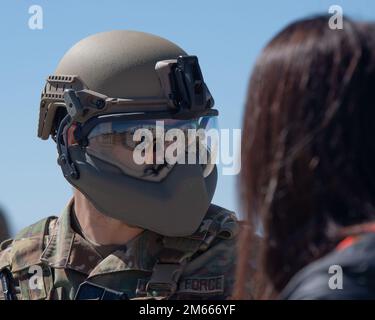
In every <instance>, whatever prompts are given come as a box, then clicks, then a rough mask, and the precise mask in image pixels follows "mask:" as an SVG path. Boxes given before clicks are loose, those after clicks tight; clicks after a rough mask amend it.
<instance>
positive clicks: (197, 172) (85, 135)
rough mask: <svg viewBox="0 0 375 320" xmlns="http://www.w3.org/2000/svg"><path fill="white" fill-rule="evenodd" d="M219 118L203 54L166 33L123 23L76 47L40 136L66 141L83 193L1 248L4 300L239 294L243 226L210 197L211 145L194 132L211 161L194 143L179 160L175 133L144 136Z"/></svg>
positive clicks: (77, 190)
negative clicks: (201, 158)
mask: <svg viewBox="0 0 375 320" xmlns="http://www.w3.org/2000/svg"><path fill="white" fill-rule="evenodd" d="M217 115H218V111H217V110H216V109H214V100H213V98H212V96H211V94H210V92H209V90H208V88H207V86H206V84H205V82H204V79H203V76H202V73H201V69H200V67H199V64H198V59H197V58H196V57H195V56H189V55H187V54H186V52H184V51H183V50H182V49H181V48H179V47H178V46H176V45H175V44H173V43H171V42H169V41H167V40H165V39H162V38H160V37H157V36H154V35H151V34H146V33H141V32H135V31H112V32H104V33H100V34H96V35H93V36H90V37H88V38H86V39H83V40H82V41H80V42H78V43H77V44H76V45H75V46H73V47H72V48H71V49H70V50H69V51H68V52H67V53H66V54H65V56H64V57H63V59H62V60H61V61H60V63H59V65H58V67H57V69H56V71H55V74H54V75H52V76H49V77H48V78H47V83H46V85H45V88H44V90H43V92H42V96H41V103H40V115H39V127H38V136H39V137H40V138H42V139H44V140H46V139H48V138H50V137H51V138H52V139H53V140H54V141H55V142H56V145H57V151H58V164H59V166H60V167H61V170H62V173H63V175H64V177H65V178H66V180H67V181H68V182H69V183H70V184H71V185H72V186H73V187H74V196H73V198H72V200H71V201H70V202H69V204H68V205H67V206H66V208H65V209H64V210H63V212H62V214H61V215H60V216H59V218H57V217H48V218H46V219H43V220H42V221H39V222H37V223H35V224H34V225H32V226H30V227H27V228H26V229H24V230H23V231H21V232H20V233H19V234H18V235H17V236H16V237H15V238H14V239H13V240H8V241H5V242H3V243H2V244H1V247H0V250H2V251H1V252H0V271H1V272H0V277H1V282H0V283H1V284H0V286H2V290H0V299H1V298H2V299H103V300H104V299H225V298H228V297H229V296H230V294H231V290H232V284H233V272H234V262H235V256H234V252H235V250H234V248H235V240H236V234H237V229H238V226H237V221H236V218H235V215H234V214H233V213H232V212H230V211H228V210H226V209H224V208H221V207H218V206H215V205H213V204H211V200H212V197H213V194H214V191H215V188H216V180H217V171H216V167H215V165H214V164H213V161H212V153H213V152H212V147H211V146H210V144H209V143H203V142H202V141H201V140H199V139H198V140H197V139H195V138H193V139H183V141H184V143H185V142H187V143H186V144H187V145H188V146H189V147H192V146H193V147H192V148H187V149H189V150H194V152H193V153H192V154H193V158H194V157H195V158H198V155H201V153H202V150H203V153H205V154H206V159H207V157H208V161H206V162H205V163H200V162H197V161H195V162H194V161H185V160H186V158H187V157H188V152H187V151H186V150H187V149H186V150H183V151H182V152H180V153H179V155H178V156H177V157H175V158H174V162H173V161H166V160H167V152H165V151H166V150H165V149H166V148H168V147H170V146H171V144H173V143H174V140H173V139H172V140H170V141H169V142H165V140H167V139H165V140H162V142H161V143H160V141H157V140H155V137H154V136H153V135H151V138H150V139H148V138H147V137H148V136H147V135H143V136H142V137H141V138H140V139H138V140H137V139H136V134H137V132H139V130H141V131H142V130H146V131H147V132H148V133H152V134H153V133H156V135H157V132H158V130H159V129H160V126H161V124H162V126H163V128H164V129H171V130H173V129H179V130H180V131H179V132H182V133H188V132H190V131H189V130H193V131H194V130H201V131H203V132H205V130H207V129H208V128H209V127H211V126H212V125H213V124H214V123H215V118H216V116H217ZM138 138H139V137H138ZM206 142H207V140H206ZM158 147H159V148H161V150H162V152H161V154H162V156H164V159H162V160H163V161H160V153H158V151H157V150H156V149H158ZM140 148H144V149H143V153H142V152H139V153H138V155H140V156H141V158H142V155H143V154H145V153H146V151H150V150H151V152H148V153H147V156H145V157H144V159H143V160H144V162H143V163H142V162H139V161H138V160H136V157H135V153H136V151H139V150H141V149H140ZM155 150H156V151H155ZM179 150H180V149H179ZM197 150H198V151H197ZM150 155H151V161H150V159H149V158H150V157H149V156H150ZM158 155H159V158H158ZM190 156H191V154H190V155H189V157H190ZM172 158H173V157H172ZM177 158H178V159H177ZM189 159H190V160H191V157H190V158H189ZM176 160H177V161H176ZM0 289H1V288H0Z"/></svg>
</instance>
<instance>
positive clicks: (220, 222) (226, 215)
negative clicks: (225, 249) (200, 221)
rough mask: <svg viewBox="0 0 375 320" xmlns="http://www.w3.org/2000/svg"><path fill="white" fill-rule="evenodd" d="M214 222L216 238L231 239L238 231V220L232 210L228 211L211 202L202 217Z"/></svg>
mask: <svg viewBox="0 0 375 320" xmlns="http://www.w3.org/2000/svg"><path fill="white" fill-rule="evenodd" d="M205 219H210V220H213V221H214V222H216V225H217V228H218V229H217V230H216V238H218V239H226V240H229V239H233V238H236V237H237V235H238V233H239V222H238V219H237V217H236V214H235V213H234V211H230V210H228V209H225V208H223V207H220V206H218V205H215V204H211V205H210V207H209V208H208V211H207V214H206V216H205V218H204V220H205Z"/></svg>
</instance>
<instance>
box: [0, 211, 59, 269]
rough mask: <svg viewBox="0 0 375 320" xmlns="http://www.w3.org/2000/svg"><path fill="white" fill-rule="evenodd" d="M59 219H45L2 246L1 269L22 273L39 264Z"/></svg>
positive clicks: (0, 247)
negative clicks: (23, 270)
mask: <svg viewBox="0 0 375 320" xmlns="http://www.w3.org/2000/svg"><path fill="white" fill-rule="evenodd" d="M56 219H57V217H55V216H50V217H47V218H44V219H42V220H40V221H38V222H36V223H34V224H32V225H30V226H28V227H26V228H24V229H22V230H21V231H20V232H19V233H18V234H17V235H16V236H15V237H14V238H13V239H8V240H5V241H4V242H2V243H1V245H0V269H2V268H4V267H8V268H10V269H11V271H12V272H17V271H20V270H22V269H24V268H26V267H28V266H30V265H33V264H37V263H39V260H40V256H41V254H42V251H43V249H44V246H45V241H46V237H48V234H49V233H50V230H51V226H52V225H53V224H54V222H55V221H56Z"/></svg>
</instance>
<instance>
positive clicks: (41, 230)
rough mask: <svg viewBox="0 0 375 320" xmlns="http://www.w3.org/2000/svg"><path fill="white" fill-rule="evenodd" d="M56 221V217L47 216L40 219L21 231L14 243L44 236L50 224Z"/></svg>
mask: <svg viewBox="0 0 375 320" xmlns="http://www.w3.org/2000/svg"><path fill="white" fill-rule="evenodd" d="M56 219H57V217H56V216H49V217H47V218H44V219H41V220H39V221H37V222H35V223H33V224H32V225H30V226H28V227H26V228H24V229H22V230H21V231H20V232H18V233H17V235H16V236H15V238H14V241H17V240H21V239H25V238H31V237H35V236H39V235H41V234H43V235H46V234H48V233H49V229H50V224H51V223H52V222H53V221H55V220H56Z"/></svg>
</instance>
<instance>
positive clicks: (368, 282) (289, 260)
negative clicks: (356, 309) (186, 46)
mask: <svg viewBox="0 0 375 320" xmlns="http://www.w3.org/2000/svg"><path fill="white" fill-rule="evenodd" d="M328 21H329V17H327V16H319V17H314V18H309V19H305V20H301V21H297V22H295V23H292V24H290V25H289V26H287V27H286V28H285V29H283V30H282V31H281V32H280V33H279V34H277V35H276V36H275V37H274V38H273V39H272V40H271V42H270V43H269V44H268V45H267V46H266V48H265V49H264V50H263V52H262V54H261V55H260V57H259V59H258V61H257V63H256V66H255V69H254V71H253V74H252V77H251V80H250V84H249V94H248V97H247V103H246V110H245V117H244V119H245V120H244V130H243V137H242V142H243V147H242V174H241V178H240V183H241V187H242V198H241V199H242V204H243V206H244V210H245V211H246V213H247V218H248V219H247V223H248V227H247V228H245V229H244V230H246V231H244V232H243V233H242V240H241V244H240V250H241V253H240V255H239V256H240V261H239V265H238V273H237V275H238V278H237V289H236V294H235V295H236V296H237V297H243V296H244V293H245V291H246V290H245V288H244V283H246V281H245V280H246V278H247V277H248V271H247V270H248V260H249V258H248V257H249V255H250V253H251V252H252V251H251V250H253V249H252V248H249V243H250V244H251V243H252V241H251V239H252V237H253V234H255V230H256V228H257V226H259V223H260V222H261V224H262V227H263V229H264V234H263V239H262V244H261V250H259V252H258V254H257V264H258V269H257V275H256V279H255V280H254V279H252V281H253V282H254V281H255V282H256V283H257V288H255V289H256V291H257V293H256V298H266V299H267V298H277V297H278V298H283V299H368V298H370V299H373V298H375V250H373V248H374V247H375V165H374V163H375V142H374V137H375V27H374V25H372V24H370V23H359V22H355V21H352V20H350V19H344V23H343V29H342V30H332V29H330V28H329V24H328ZM250 247H251V246H250Z"/></svg>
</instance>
